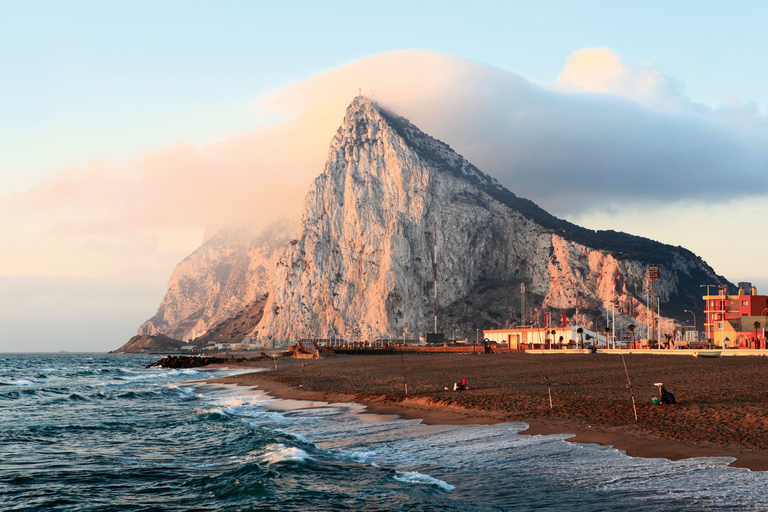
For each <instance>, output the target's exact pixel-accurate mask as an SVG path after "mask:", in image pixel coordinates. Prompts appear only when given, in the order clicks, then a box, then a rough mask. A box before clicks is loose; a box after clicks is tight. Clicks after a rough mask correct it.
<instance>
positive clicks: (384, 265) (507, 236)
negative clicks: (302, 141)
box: [253, 97, 718, 339]
mask: <svg viewBox="0 0 768 512" xmlns="http://www.w3.org/2000/svg"><path fill="white" fill-rule="evenodd" d="M520 210H523V211H525V214H524V213H521V211H520ZM539 220H541V221H542V222H543V223H544V225H542V223H540V222H539ZM300 233H301V234H300V236H299V238H298V239H297V240H296V241H294V242H292V243H291V244H290V245H289V246H288V247H287V248H286V250H285V252H284V254H283V256H282V257H281V258H280V259H279V261H278V263H277V268H276V269H275V273H274V278H273V281H272V289H271V292H270V295H269V300H268V301H267V305H266V307H265V312H264V317H263V319H262V320H261V322H260V323H259V325H258V326H257V328H256V329H255V330H254V332H253V335H254V336H262V337H263V336H269V335H271V336H274V337H276V338H283V339H290V338H298V337H309V336H315V337H334V336H341V337H354V338H356V337H360V338H362V339H371V338H375V337H384V338H386V337H389V336H393V337H396V336H402V335H403V333H404V332H407V333H411V334H413V335H416V334H418V333H419V332H425V331H432V330H433V329H434V286H435V280H434V273H433V258H434V255H435V252H436V253H437V267H438V273H437V283H436V285H437V290H438V302H439V311H440V312H439V315H438V316H439V317H438V321H439V325H438V330H445V331H450V330H454V331H458V333H457V334H459V335H462V336H469V335H471V332H472V331H474V330H475V328H477V327H479V328H483V327H485V328H489V327H498V326H501V325H509V324H512V323H519V322H521V318H520V311H521V309H520V305H521V304H520V303H521V296H522V295H521V293H520V289H521V288H520V284H521V283H525V284H526V286H527V291H526V293H527V295H526V301H527V303H528V304H527V308H528V311H527V312H526V314H525V318H524V319H522V320H523V321H524V322H525V323H535V322H536V317H537V315H538V313H540V312H541V310H542V309H553V310H556V311H557V312H558V314H560V313H562V312H565V313H566V314H568V316H571V317H574V316H575V320H577V321H579V322H580V323H586V324H588V325H590V324H591V323H592V321H593V319H594V317H595V316H596V315H597V314H599V312H600V310H601V309H604V308H610V306H609V304H610V303H614V304H615V307H614V308H613V309H615V310H616V313H615V314H616V315H617V324H619V325H622V324H623V325H626V324H628V323H632V322H635V323H638V322H641V321H642V319H643V318H644V316H645V315H646V307H645V303H644V300H643V290H644V277H645V268H646V264H647V262H645V261H639V260H634V259H630V258H626V257H624V256H622V254H621V253H620V252H617V251H616V250H613V251H611V250H607V249H609V248H610V247H606V248H604V249H602V250H595V249H591V248H589V247H587V246H586V245H584V244H583V243H578V242H575V241H573V240H571V239H577V240H580V241H584V240H589V237H590V235H592V234H593V233H594V232H592V231H589V230H584V229H583V228H578V227H577V226H573V225H570V224H568V223H565V222H563V221H560V220H559V219H554V218H553V217H551V216H549V215H548V214H546V212H543V211H542V210H540V209H538V207H536V206H535V205H533V204H532V203H530V202H528V201H526V200H523V199H520V198H517V197H515V196H514V195H513V194H511V193H510V192H509V191H507V190H505V189H503V188H502V187H501V186H500V185H499V184H498V183H497V182H496V181H495V180H494V179H492V178H491V177H489V176H487V175H484V174H483V173H481V172H480V171H479V170H478V169H477V168H475V167H474V166H473V165H471V164H470V163H469V162H467V161H466V160H465V159H464V158H462V157H461V156H460V155H458V154H456V153H455V152H453V151H452V150H451V149H450V148H449V147H448V146H447V145H445V144H443V143H442V142H440V141H437V140H435V139H432V138H431V137H429V136H427V135H425V134H424V133H422V132H421V131H419V130H418V128H416V127H415V126H413V125H411V124H410V123H409V122H408V121H407V120H405V119H402V118H399V117H397V116H396V115H394V114H392V113H388V112H386V111H384V110H382V109H380V108H379V107H378V106H377V105H376V104H375V103H373V102H371V101H370V100H367V99H365V98H362V97H358V98H356V99H355V100H354V101H353V102H352V104H351V105H350V107H349V108H348V110H347V113H346V116H345V118H344V120H343V122H342V124H341V127H340V128H339V130H338V132H337V134H336V136H335V137H334V139H333V141H332V142H331V149H330V153H329V156H328V160H327V162H326V166H325V170H324V172H323V174H321V175H320V176H319V177H318V178H317V179H316V180H315V182H314V184H313V185H312V187H311V189H310V191H309V193H308V195H307V197H306V200H305V205H304V213H303V218H302V222H301V226H300ZM435 233H436V238H437V248H435ZM597 235H599V234H597ZM602 235H603V238H605V239H606V240H598V242H599V243H601V244H602V245H608V246H610V245H611V236H612V235H611V234H610V233H609V234H605V233H603V234H602ZM619 235H620V237H629V235H624V234H619ZM596 237H597V236H596ZM569 238H570V239H569ZM629 238H631V239H632V241H633V242H634V243H642V241H643V239H639V238H636V237H629ZM620 242H621V240H619V241H614V244H613V245H616V246H619V245H621V244H620ZM646 242H647V244H646V245H649V246H653V244H655V242H652V241H650V240H647V241H646ZM596 245H597V244H596ZM630 245H631V244H630ZM656 245H659V246H660V245H661V244H656ZM663 247H664V248H665V251H666V252H664V254H661V252H660V253H659V258H662V257H664V258H671V263H673V265H671V266H669V265H668V266H666V267H664V269H663V271H662V277H663V281H662V283H659V285H658V286H657V289H658V290H659V291H660V292H661V293H660V295H661V296H662V300H663V301H665V302H666V301H669V300H670V298H674V296H676V295H679V293H678V292H679V291H680V290H679V284H680V283H679V279H678V276H679V274H680V273H682V274H687V278H688V279H691V278H693V277H694V275H695V276H696V277H699V276H706V277H707V278H708V279H710V280H715V281H716V280H718V278H717V276H716V275H715V273H714V272H713V271H712V269H711V268H709V267H708V266H707V265H706V264H705V263H704V262H702V261H701V260H699V259H697V258H695V256H693V255H692V254H691V253H689V252H688V251H685V250H683V249H680V252H679V253H677V252H674V251H671V248H669V247H668V246H663ZM675 312H676V311H675ZM638 318H640V320H638ZM670 325H671V324H670Z"/></svg>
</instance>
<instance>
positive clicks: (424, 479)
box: [395, 471, 456, 491]
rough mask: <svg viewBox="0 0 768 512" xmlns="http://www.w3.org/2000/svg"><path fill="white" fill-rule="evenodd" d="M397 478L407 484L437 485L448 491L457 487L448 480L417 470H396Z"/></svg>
mask: <svg viewBox="0 0 768 512" xmlns="http://www.w3.org/2000/svg"><path fill="white" fill-rule="evenodd" d="M395 480H397V481H398V482H404V483H407V484H418V485H436V486H438V487H442V488H443V489H445V490H446V491H452V490H454V489H455V488H456V487H454V486H453V485H451V484H449V483H447V482H443V481H442V480H438V479H437V478H434V477H431V476H429V475H425V474H423V473H418V472H416V471H395Z"/></svg>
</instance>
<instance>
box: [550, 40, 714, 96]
mask: <svg viewBox="0 0 768 512" xmlns="http://www.w3.org/2000/svg"><path fill="white" fill-rule="evenodd" d="M552 87H553V89H555V90H561V91H569V90H570V91H589V92H596V93H604V94H615V95H617V96H623V97H625V98H628V99H630V100H632V101H634V102H636V103H639V104H640V105H644V106H646V107H649V108H654V109H659V110H665V111H676V110H690V109H696V110H698V109H700V108H702V106H696V107H694V105H693V103H692V102H691V101H690V99H688V98H687V97H685V96H684V95H683V92H682V84H681V83H680V82H679V81H678V80H675V79H674V78H672V77H670V76H667V75H665V74H664V73H662V72H661V71H660V70H659V69H658V68H656V67H655V66H654V65H653V63H648V64H645V65H642V66H636V65H632V64H630V63H629V62H627V61H626V60H624V59H622V58H621V57H620V56H619V55H618V54H616V53H615V52H614V51H613V50H611V49H610V48H584V49H581V50H577V51H575V52H574V53H572V54H571V55H570V56H569V57H568V58H567V59H566V64H565V68H564V69H563V71H562V73H560V74H559V75H558V77H557V82H556V83H555V84H552Z"/></svg>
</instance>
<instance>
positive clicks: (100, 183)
mask: <svg viewBox="0 0 768 512" xmlns="http://www.w3.org/2000/svg"><path fill="white" fill-rule="evenodd" d="M359 89H362V93H363V94H364V95H365V96H368V97H372V98H373V99H374V100H376V101H378V102H379V103H380V104H382V105H383V106H385V107H388V108H391V109H392V110H393V111H395V112H397V113H399V114H400V115H403V116H405V117H407V118H409V119H410V120H411V121H413V122H414V123H415V124H416V125H417V126H419V127H421V128H422V129H423V130H424V131H426V132H427V133H430V134H431V135H433V136H435V137H437V138H438V139H441V140H443V141H446V142H447V143H449V144H450V145H451V146H452V147H453V148H454V149H456V150H457V151H458V152H460V153H462V154H463V155H464V156H465V157H467V158H468V159H469V160H470V161H471V162H473V163H474V164H476V165H477V166H478V167H479V168H480V169H481V170H483V171H485V172H486V173H488V174H491V175H492V176H494V177H496V178H497V179H499V181H501V183H502V184H504V185H505V186H506V187H508V188H509V189H510V190H512V191H513V192H515V193H516V194H518V195H520V196H523V197H528V198H530V199H532V200H534V201H536V202H537V203H539V204H540V205H541V206H543V207H544V208H547V209H549V210H550V211H552V212H553V213H555V214H557V215H560V216H570V217H573V218H577V217H578V216H582V217H583V216H585V215H586V214H588V213H589V212H593V211H598V210H599V211H603V212H611V211H613V210H615V209H621V208H626V207H629V206H634V207H637V210H638V211H643V209H649V208H650V209H654V208H658V207H659V206H660V205H665V206H667V205H670V204H676V205H679V206H680V207H681V208H684V207H685V205H686V204H690V203H692V202H699V203H701V202H707V203H710V204H717V205H724V204H730V203H732V202H734V201H747V200H750V198H762V197H765V195H766V192H768V178H767V173H766V172H765V171H766V162H768V156H767V153H766V151H767V150H766V148H768V144H767V142H768V131H767V130H768V123H766V120H765V118H764V117H761V115H760V112H759V109H758V108H757V106H756V105H754V104H751V103H749V102H743V101H741V100H740V99H739V98H738V97H737V96H734V97H733V98H732V101H731V103H729V104H725V105H723V106H720V107H718V108H717V109H711V108H708V107H705V106H702V105H698V104H695V103H694V102H692V101H690V100H689V99H688V98H686V97H685V96H684V94H683V93H682V86H681V84H680V83H679V82H678V81H676V80H675V79H674V78H671V77H669V76H667V75H665V74H664V73H661V72H660V71H659V70H658V69H657V68H656V67H655V66H654V65H653V64H645V65H633V64H631V63H628V62H626V61H625V60H624V59H622V58H621V57H620V56H618V55H617V54H616V53H615V52H613V51H611V50H610V49H606V48H601V49H584V50H579V51H577V52H575V53H574V54H572V55H571V56H570V57H568V59H567V60H566V62H565V67H564V69H563V72H562V73H561V74H560V75H559V77H558V81H557V82H556V83H554V84H548V85H536V84H533V83H530V82H529V81H527V80H525V79H524V78H522V77H520V76H518V75H516V74H514V73H510V72H508V71H504V70H501V69H498V68H493V67H490V66H486V65H484V64H481V63H477V62H473V61H468V60H464V59H460V58H456V57H452V56H449V55H444V54H439V53H434V52H428V51H401V52H392V53H386V54H381V55H375V56H372V57H368V58H365V59H361V60H359V61H355V62H352V63H349V64H346V65H343V66H340V67H338V68H335V69H332V70H330V71H328V72H325V73H323V74H320V75H317V76H314V77H311V78H308V79H307V80H304V81H301V82H298V83H295V84H292V85H290V86H288V87H285V88H283V89H281V90H278V91H274V92H272V93H271V94H268V95H265V96H264V97H262V98H260V99H259V100H258V101H257V102H255V103H254V104H253V105H251V106H250V108H251V110H252V112H253V115H255V116H257V117H259V118H261V120H262V121H263V122H267V121H268V123H267V124H265V125H264V126H262V127H261V128H260V129H258V130H255V131H252V132H249V133H243V134H241V135H239V136H236V137H232V138H229V139H226V140H222V141H216V142H211V143H210V144H206V145H191V144H183V143H180V144H176V145H173V146H169V147H166V148H162V149H159V150H154V151H146V152H144V153H142V154H140V155H138V156H136V157H135V158H132V159H129V160H126V161H119V162H116V161H107V160H94V161H91V162H86V163H83V164H80V165H73V166H71V167H69V168H67V169H63V170H62V171H61V172H60V173H58V174H57V175H55V176H53V177H51V178H49V179H48V180H46V181H44V182H42V183H40V184H39V185H38V186H36V187H35V188H34V189H32V190H30V191H28V192H26V193H23V194H16V195H14V196H9V197H6V198H3V200H2V202H0V236H2V237H3V240H4V245H5V246H6V247H12V248H13V250H11V251H3V253H2V254H0V268H1V269H3V273H5V274H8V275H69V276H94V275H102V276H110V275H127V274H130V273H131V272H138V271H142V272H151V273H153V275H155V274H157V275H166V276H167V275H168V274H169V273H170V269H171V268H172V266H173V264H174V262H178V261H179V260H180V259H181V258H182V257H183V256H184V255H185V254H188V253H189V252H191V251H192V250H193V249H195V247H196V246H197V245H198V244H199V242H200V240H201V237H202V233H203V229H204V228H205V227H206V226H223V225H228V224H233V223H245V224H248V225H251V226H254V227H259V226H265V225H267V224H269V223H271V222H273V221H276V220H277V219H280V218H283V217H291V218H298V217H299V215H300V212H301V207H302V204H303V198H304V195H305V194H306V192H307V189H308V188H309V186H310V184H311V182H312V180H313V179H314V177H315V176H317V175H318V174H320V173H321V172H322V168H323V164H324V162H325V159H326V157H327V150H328V144H329V142H330V140H331V138H332V137H333V134H334V132H335V130H336V128H337V127H338V125H339V123H340V121H341V119H342V118H343V115H344V109H345V108H346V106H347V105H348V104H349V102H350V101H351V99H352V98H353V97H354V96H355V95H356V94H357V93H358V90H359ZM244 108H245V107H244ZM601 209H602V210H601ZM604 214H605V213H603V215H604ZM587 217H589V216H587ZM587 217H585V218H587ZM589 218H593V217H589ZM680 229H682V227H681V228H680ZM665 236H667V235H664V234H663V233H661V232H658V237H659V238H662V239H663V238H664V237H665ZM669 236H673V235H669Z"/></svg>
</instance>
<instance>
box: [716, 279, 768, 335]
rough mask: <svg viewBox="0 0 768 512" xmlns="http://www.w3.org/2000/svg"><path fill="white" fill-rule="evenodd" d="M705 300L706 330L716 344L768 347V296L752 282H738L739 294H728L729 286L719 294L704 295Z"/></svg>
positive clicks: (720, 290)
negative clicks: (759, 290)
mask: <svg viewBox="0 0 768 512" xmlns="http://www.w3.org/2000/svg"><path fill="white" fill-rule="evenodd" d="M746 290H749V293H747V291H746ZM703 299H704V318H705V320H704V332H705V333H706V336H707V338H708V339H709V340H712V341H713V342H714V344H715V345H719V346H723V347H728V348H766V347H765V333H766V327H767V326H766V324H768V296H767V295H758V294H757V288H755V287H754V286H752V285H751V284H749V283H739V294H738V295H728V294H727V288H726V287H725V286H721V287H720V288H719V293H718V294H717V295H705V296H704V297H703ZM755 322H757V323H758V324H759V325H758V327H755Z"/></svg>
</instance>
